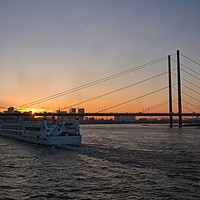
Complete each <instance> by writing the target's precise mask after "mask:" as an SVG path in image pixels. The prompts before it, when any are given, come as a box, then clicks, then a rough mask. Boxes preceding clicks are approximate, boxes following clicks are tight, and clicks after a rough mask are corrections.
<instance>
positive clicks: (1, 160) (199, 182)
mask: <svg viewBox="0 0 200 200" xmlns="http://www.w3.org/2000/svg"><path fill="white" fill-rule="evenodd" d="M81 130H82V135H83V141H82V145H81V146H80V147H68V148H65V149H61V148H55V147H46V146H43V145H35V144H30V143H26V142H22V141H16V140H12V139H8V138H4V137H0V199H1V200H6V199H10V200H11V199H16V200H20V199H22V200H28V199H30V200H33V199H34V200H35V199H41V200H43V199H84V200H86V199H88V200H90V199H133V200H134V199H136V200H143V199H160V200H163V199H164V200H165V199H169V200H173V199H177V200H179V199H181V200H182V199H188V200H189V199H191V200H197V199H198V200H199V199H200V129H198V128H182V129H179V128H172V129H170V128H168V126H167V125H162V126H161V125H159V126H158V125H150V126H142V125H82V126H81Z"/></svg>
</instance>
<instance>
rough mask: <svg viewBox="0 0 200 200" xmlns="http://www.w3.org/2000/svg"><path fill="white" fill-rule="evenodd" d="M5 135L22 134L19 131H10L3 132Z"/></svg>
mask: <svg viewBox="0 0 200 200" xmlns="http://www.w3.org/2000/svg"><path fill="white" fill-rule="evenodd" d="M2 131H3V132H4V133H11V134H16V135H21V132H19V131H10V130H2Z"/></svg>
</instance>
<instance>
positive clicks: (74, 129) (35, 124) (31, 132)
mask: <svg viewBox="0 0 200 200" xmlns="http://www.w3.org/2000/svg"><path fill="white" fill-rule="evenodd" d="M0 135H1V136H5V137H9V138H14V139H18V140H23V141H27V142H31V143H36V144H44V145H52V146H65V145H80V144H81V139H82V135H81V134H80V127H79V121H78V119H75V120H74V121H73V122H70V123H69V122H62V121H61V122H53V121H51V122H48V121H47V120H46V119H43V120H40V121H39V120H33V121H20V120H18V121H16V120H14V121H2V122H1V125H0Z"/></svg>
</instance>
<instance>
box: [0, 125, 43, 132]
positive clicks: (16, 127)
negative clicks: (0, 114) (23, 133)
mask: <svg viewBox="0 0 200 200" xmlns="http://www.w3.org/2000/svg"><path fill="white" fill-rule="evenodd" d="M2 129H12V130H22V126H5V125H3V126H2ZM25 130H28V131H40V130H41V127H25Z"/></svg>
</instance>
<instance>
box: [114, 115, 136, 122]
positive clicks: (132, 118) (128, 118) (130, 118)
mask: <svg viewBox="0 0 200 200" xmlns="http://www.w3.org/2000/svg"><path fill="white" fill-rule="evenodd" d="M114 121H118V122H134V121H135V116H115V117H114Z"/></svg>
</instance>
